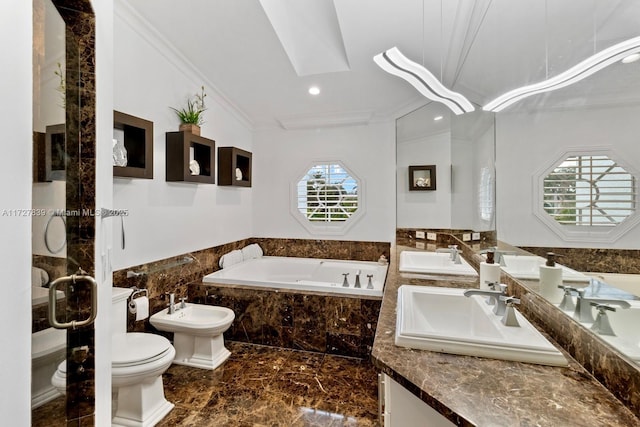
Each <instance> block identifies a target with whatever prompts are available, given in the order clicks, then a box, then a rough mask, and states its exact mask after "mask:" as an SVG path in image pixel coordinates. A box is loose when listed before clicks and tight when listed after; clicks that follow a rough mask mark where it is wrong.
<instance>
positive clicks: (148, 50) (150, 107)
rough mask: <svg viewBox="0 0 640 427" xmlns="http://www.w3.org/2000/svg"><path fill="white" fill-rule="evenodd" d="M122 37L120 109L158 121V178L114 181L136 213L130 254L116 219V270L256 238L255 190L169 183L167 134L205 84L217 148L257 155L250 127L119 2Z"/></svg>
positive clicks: (130, 222) (207, 130)
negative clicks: (179, 109) (121, 240)
mask: <svg viewBox="0 0 640 427" xmlns="http://www.w3.org/2000/svg"><path fill="white" fill-rule="evenodd" d="M114 40H115V41H114V44H115V49H114V56H115V58H114V61H115V64H114V65H115V82H114V109H116V110H118V111H122V112H124V113H127V114H131V115H134V116H138V117H141V118H144V119H147V120H150V121H152V122H153V123H154V129H153V131H154V164H153V167H154V178H153V180H146V179H126V178H116V179H114V185H113V194H114V198H113V208H115V209H128V210H129V216H128V217H127V218H126V219H125V222H126V224H125V225H126V245H127V246H126V249H125V250H124V251H123V250H122V249H121V248H120V243H119V233H120V226H119V223H118V222H116V220H115V219H114V224H113V228H114V231H113V238H114V241H113V246H114V259H113V268H114V269H121V268H125V267H128V266H132V265H136V264H141V263H145V262H149V261H153V260H158V259H162V258H166V257H170V256H174V255H177V254H180V253H184V252H189V251H193V250H198V249H203V248H207V247H211V246H215V245H217V244H221V243H226V242H229V241H234V240H238V239H243V238H246V237H250V236H252V235H253V230H252V226H251V221H252V218H251V211H252V193H253V192H254V191H255V189H250V188H235V187H221V186H218V185H217V184H216V185H211V184H193V183H167V182H166V181H165V160H166V158H165V132H169V131H176V130H178V125H179V121H178V119H177V117H176V115H175V113H174V112H173V111H172V110H171V109H170V108H169V107H170V106H172V107H180V106H182V105H184V102H185V100H186V98H187V97H188V96H191V95H193V94H194V93H196V92H198V91H199V90H200V87H201V86H202V85H204V86H205V89H206V91H207V95H208V96H207V98H206V101H207V107H208V110H207V111H206V112H205V113H204V115H205V120H206V123H205V124H204V125H203V126H202V136H204V137H206V138H210V139H213V140H215V141H216V147H220V146H235V147H239V148H242V149H245V150H248V151H252V134H251V131H250V128H249V126H247V124H246V123H245V122H243V121H242V120H241V119H239V118H238V117H237V115H235V114H234V112H233V111H232V109H230V108H229V107H228V106H227V105H226V104H225V103H224V101H221V100H220V99H219V98H218V99H217V98H216V94H215V91H214V90H213V89H212V85H211V84H210V83H209V82H208V81H206V78H205V77H203V76H201V75H200V74H199V73H198V72H197V71H196V70H194V69H192V68H190V67H189V64H188V61H186V59H185V58H182V57H181V56H180V54H179V53H177V52H175V51H174V50H173V49H172V47H171V46H168V45H166V44H165V42H164V40H163V39H161V38H159V37H158V36H156V35H155V33H154V32H153V31H152V30H149V29H148V28H147V27H146V24H145V23H144V22H143V21H141V20H140V19H139V17H138V16H137V15H135V13H134V12H133V11H131V10H130V9H129V8H128V7H125V5H122V4H118V3H117V4H116V14H115V31H114ZM216 161H217V156H216Z"/></svg>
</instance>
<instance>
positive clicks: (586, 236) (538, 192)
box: [532, 147, 640, 243]
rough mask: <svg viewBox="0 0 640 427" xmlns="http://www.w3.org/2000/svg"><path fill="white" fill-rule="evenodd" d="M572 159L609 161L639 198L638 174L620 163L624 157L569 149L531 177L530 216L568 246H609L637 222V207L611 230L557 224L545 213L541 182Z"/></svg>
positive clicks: (612, 152)
mask: <svg viewBox="0 0 640 427" xmlns="http://www.w3.org/2000/svg"><path fill="white" fill-rule="evenodd" d="M576 156H607V157H609V158H610V159H611V160H613V161H614V162H616V163H617V164H618V165H619V166H620V167H622V168H624V169H625V170H626V171H627V172H628V173H629V174H631V175H632V176H633V177H634V178H635V192H636V195H640V182H639V181H640V179H639V175H638V172H637V170H636V169H635V168H633V167H632V166H630V165H629V164H627V163H626V162H624V160H621V159H624V158H625V157H624V156H622V155H620V154H619V153H617V152H616V151H615V150H613V149H612V148H611V147H592V148H583V147H573V148H569V149H567V150H565V151H562V152H560V153H559V154H557V155H556V156H554V157H553V160H552V161H551V162H550V163H548V164H547V165H546V166H544V167H542V168H540V169H539V170H538V171H537V172H536V173H534V175H533V197H532V202H533V213H534V215H535V216H536V217H537V218H538V219H539V220H540V221H541V222H542V223H543V224H545V225H546V226H547V227H548V228H550V229H551V230H552V231H553V232H555V233H556V234H557V235H558V236H560V237H561V238H562V239H564V240H566V241H568V242H584V243H586V242H598V243H613V242H615V241H616V240H618V239H619V238H620V237H622V236H623V235H624V234H625V233H626V232H627V231H629V230H630V229H631V228H633V227H635V226H636V225H637V224H638V223H639V222H640V209H638V207H636V209H635V212H633V214H631V215H630V216H628V217H627V218H625V219H624V220H623V221H621V222H620V223H618V224H617V225H615V226H609V227H603V226H589V225H569V224H561V223H560V222H558V221H556V219H555V218H553V217H552V216H551V215H549V213H548V212H547V210H546V209H545V206H544V203H545V198H544V191H545V190H544V181H545V179H546V177H547V176H548V175H549V174H550V173H551V172H552V171H554V170H555V169H556V168H557V167H558V166H560V165H561V164H562V163H563V162H564V161H565V160H566V159H567V158H569V157H576Z"/></svg>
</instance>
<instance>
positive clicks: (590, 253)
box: [521, 246, 640, 274]
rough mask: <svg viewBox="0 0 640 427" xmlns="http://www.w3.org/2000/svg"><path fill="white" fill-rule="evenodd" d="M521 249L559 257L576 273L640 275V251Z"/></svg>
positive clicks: (560, 260)
mask: <svg viewBox="0 0 640 427" xmlns="http://www.w3.org/2000/svg"><path fill="white" fill-rule="evenodd" d="M521 249H523V250H525V251H527V252H531V253H533V254H536V255H539V256H542V257H544V256H546V254H547V252H554V253H556V254H559V255H561V256H562V257H561V258H560V259H559V262H560V263H562V264H564V265H566V266H567V267H570V268H573V269H574V270H578V271H593V272H599V273H628V274H640V261H639V260H640V250H637V249H597V248H551V247H532V246H523V247H521Z"/></svg>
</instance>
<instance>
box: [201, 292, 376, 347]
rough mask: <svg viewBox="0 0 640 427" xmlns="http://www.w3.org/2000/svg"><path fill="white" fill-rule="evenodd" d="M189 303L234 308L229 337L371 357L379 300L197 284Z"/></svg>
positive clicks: (254, 342) (256, 342)
mask: <svg viewBox="0 0 640 427" xmlns="http://www.w3.org/2000/svg"><path fill="white" fill-rule="evenodd" d="M189 298H190V299H191V300H192V301H193V302H195V303H200V304H209V305H217V306H223V307H228V308H231V309H232V310H233V311H234V313H235V315H236V317H235V319H234V322H233V324H232V325H231V328H229V330H228V331H227V332H226V333H225V338H226V339H229V340H234V341H241V342H248V343H253V344H263V345H270V346H276V347H282V348H291V349H298V350H307V351H316V352H320V353H328V354H339V355H343V356H351V357H359V358H364V357H368V355H369V354H370V352H371V348H372V345H373V337H374V335H375V330H376V324H377V320H378V313H379V310H380V298H371V299H366V298H361V297H353V296H347V295H345V296H336V295H331V294H323V293H309V292H301V291H295V290H291V291H289V290H279V289H265V288H264V287H260V288H247V287H246V286H235V285H216V284H210V283H193V284H191V285H189Z"/></svg>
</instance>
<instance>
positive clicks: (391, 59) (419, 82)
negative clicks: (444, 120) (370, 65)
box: [373, 47, 474, 115]
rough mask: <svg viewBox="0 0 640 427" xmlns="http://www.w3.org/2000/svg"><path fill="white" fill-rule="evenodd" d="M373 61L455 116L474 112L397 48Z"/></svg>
mask: <svg viewBox="0 0 640 427" xmlns="http://www.w3.org/2000/svg"><path fill="white" fill-rule="evenodd" d="M373 60H374V61H375V63H376V64H378V66H379V67H380V68H382V69H383V70H384V71H386V72H387V73H389V74H393V75H394V76H397V77H401V78H403V79H405V80H406V81H407V82H409V83H410V84H411V85H412V86H413V87H415V88H416V89H417V90H418V92H420V93H421V94H422V95H424V96H425V97H427V98H429V99H430V100H432V101H436V102H441V103H443V104H444V105H446V106H447V107H449V108H450V109H451V111H453V112H454V113H455V114H456V115H460V114H464V113H469V112H471V111H473V110H474V107H473V104H471V102H469V100H468V99H467V98H465V97H464V96H462V95H461V94H459V93H457V92H453V91H451V90H449V89H447V88H446V87H444V85H443V84H442V83H440V81H438V79H437V78H436V77H435V76H434V75H433V74H431V72H430V71H429V70H427V69H426V68H425V67H423V66H422V65H420V64H417V63H415V62H413V61H411V60H410V59H408V58H407V57H406V56H404V55H403V54H402V52H400V50H399V49H398V48H397V47H392V48H391V49H388V50H386V51H384V52H382V53H379V54H378V55H376V56H374V57H373Z"/></svg>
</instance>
